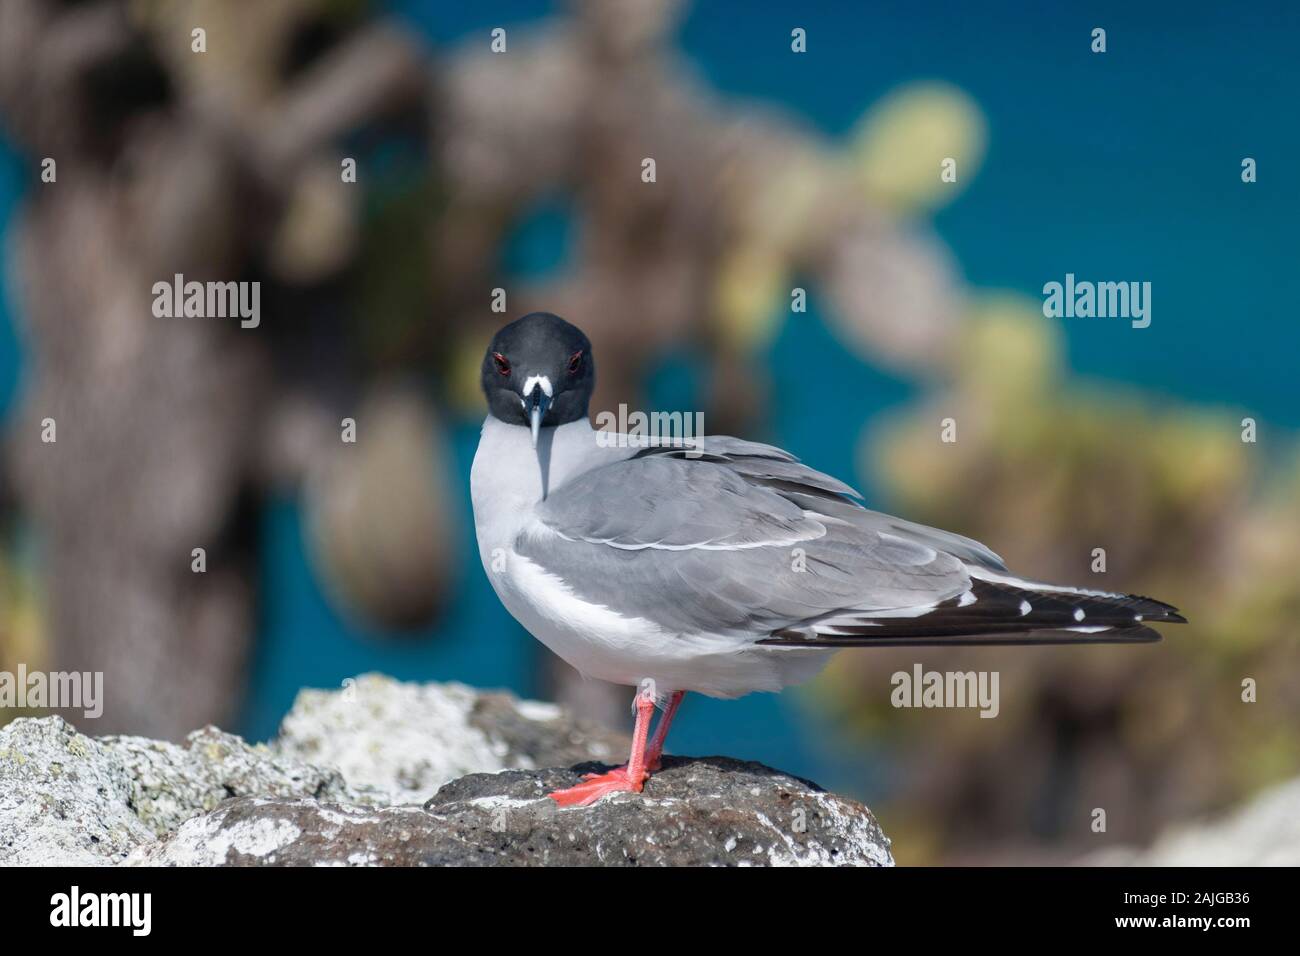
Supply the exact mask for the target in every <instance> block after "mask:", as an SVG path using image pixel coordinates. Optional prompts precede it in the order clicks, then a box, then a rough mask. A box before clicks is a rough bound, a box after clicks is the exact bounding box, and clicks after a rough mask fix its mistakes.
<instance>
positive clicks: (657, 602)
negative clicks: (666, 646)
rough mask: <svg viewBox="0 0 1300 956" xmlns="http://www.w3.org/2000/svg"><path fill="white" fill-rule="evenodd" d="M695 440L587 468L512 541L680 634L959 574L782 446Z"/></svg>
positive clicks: (933, 596) (829, 605)
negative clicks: (699, 452)
mask: <svg viewBox="0 0 1300 956" xmlns="http://www.w3.org/2000/svg"><path fill="white" fill-rule="evenodd" d="M705 448H706V449H707V452H708V453H707V454H706V455H705V456H704V457H701V458H690V457H687V456H686V454H685V453H684V452H681V451H679V450H674V449H651V450H647V451H645V452H641V453H638V454H637V455H635V456H633V457H631V458H629V459H626V460H623V461H619V462H616V463H613V464H609V465H606V466H603V467H600V468H596V469H593V470H592V471H589V472H587V473H586V474H584V475H582V476H580V477H578V478H576V479H575V480H573V481H571V482H569V483H567V484H566V485H564V486H563V487H561V488H559V489H556V490H555V491H554V492H553V493H552V494H551V495H550V496H549V497H548V498H547V499H546V501H545V502H543V503H542V504H541V505H540V506H539V509H538V514H539V517H540V519H541V522H542V524H543V526H544V528H543V529H542V530H541V531H540V532H538V533H532V534H525V535H523V536H521V537H520V539H519V540H518V541H517V542H516V543H515V548H516V550H517V551H518V552H519V553H521V554H523V555H525V556H526V557H528V558H529V559H531V560H533V561H535V562H536V563H538V564H539V565H541V566H542V567H543V568H545V569H546V570H547V571H549V572H551V573H552V574H555V575H557V576H558V577H560V578H561V579H562V580H563V581H564V583H565V584H566V585H567V586H568V587H570V588H571V589H573V591H574V592H575V593H577V594H578V595H579V596H580V597H582V598H584V599H585V600H588V601H592V602H594V603H597V604H601V605H604V606H607V607H611V608H617V609H618V610H619V611H620V612H622V613H629V614H636V615H637V616H640V617H644V618H646V619H648V620H651V621H654V622H655V623H657V624H659V625H660V626H662V627H664V628H666V629H668V630H671V631H677V632H683V633H698V632H707V633H728V632H746V633H754V632H756V631H759V632H773V631H776V630H779V629H781V628H784V627H789V626H791V625H794V624H797V623H800V622H805V621H808V620H811V619H818V618H824V617H826V616H828V615H833V614H836V613H838V612H840V611H842V610H844V609H846V608H853V609H859V608H861V609H871V610H877V611H879V610H887V609H895V608H912V607H923V606H927V605H930V604H934V603H937V602H941V601H943V600H945V599H947V598H951V597H954V596H956V595H959V594H960V593H962V592H963V591H964V590H966V589H967V587H968V586H969V583H970V579H969V575H968V574H967V572H966V570H965V567H964V565H963V563H962V561H961V560H960V559H959V558H957V557H955V556H954V555H952V554H950V553H948V552H946V551H944V550H942V549H939V548H936V547H934V546H932V545H930V544H927V543H925V542H923V541H918V540H913V538H912V536H910V535H909V534H908V532H907V530H906V527H905V523H896V522H895V519H892V518H888V516H885V515H878V514H876V513H875V512H871V511H867V510H865V509H864V508H861V507H860V506H858V505H856V504H853V503H851V502H850V501H849V500H848V499H847V497H846V496H848V495H854V494H856V493H855V492H853V490H852V489H851V488H849V487H848V486H847V485H844V484H843V483H842V482H839V481H837V480H835V479H834V478H831V477H829V476H827V475H823V474H821V473H820V472H817V471H814V470H813V469H811V468H808V467H807V466H805V465H802V464H800V463H799V462H798V461H796V460H795V459H794V458H793V457H792V456H790V455H788V454H786V453H785V452H781V451H779V450H778V449H774V448H770V447H769V446H765V445H756V444H753V443H748V442H741V441H739V440H737V439H730V438H707V439H706V440H705ZM935 534H942V532H935ZM990 557H992V558H993V559H994V560H996V557H995V556H992V555H990Z"/></svg>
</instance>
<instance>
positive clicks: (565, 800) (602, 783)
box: [547, 767, 649, 807]
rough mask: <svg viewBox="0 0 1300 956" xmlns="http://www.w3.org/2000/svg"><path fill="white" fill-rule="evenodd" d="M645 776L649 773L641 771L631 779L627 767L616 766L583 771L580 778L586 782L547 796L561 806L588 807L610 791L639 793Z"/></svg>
mask: <svg viewBox="0 0 1300 956" xmlns="http://www.w3.org/2000/svg"><path fill="white" fill-rule="evenodd" d="M647 776H649V775H648V774H646V773H644V772H642V773H641V774H640V775H639V777H640V779H637V780H633V778H632V777H631V775H629V774H628V772H627V767H618V768H616V769H614V770H611V771H609V773H585V774H583V775H582V779H583V780H585V781H587V782H586V783H580V784H578V785H577V786H576V787H569V788H568V789H567V790H556V791H555V792H554V793H551V794H547V796H549V797H550V798H551V799H552V800H554V801H555V802H556V803H558V804H559V805H560V806H562V807H588V806H591V804H593V803H595V802H596V801H597V800H599V799H600V798H601V797H603V796H605V795H607V794H610V793H624V792H630V793H640V792H641V788H642V787H643V786H645V781H646V777H647Z"/></svg>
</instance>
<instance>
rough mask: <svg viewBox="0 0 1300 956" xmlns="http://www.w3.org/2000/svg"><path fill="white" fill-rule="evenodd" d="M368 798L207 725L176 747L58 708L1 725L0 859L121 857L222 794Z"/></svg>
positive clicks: (335, 778) (334, 775)
mask: <svg viewBox="0 0 1300 956" xmlns="http://www.w3.org/2000/svg"><path fill="white" fill-rule="evenodd" d="M254 794H256V795H259V796H272V795H274V796H278V797H317V798H319V799H322V800H337V801H349V802H354V803H365V802H367V801H369V800H372V799H373V798H371V797H370V796H368V795H367V794H364V793H359V792H357V791H354V790H353V789H352V788H350V787H349V786H347V784H345V783H344V781H343V778H342V776H340V775H339V773H338V772H337V771H335V770H329V769H324V770H322V769H320V768H317V767H313V766H310V765H309V764H306V763H303V762H302V761H299V760H295V759H293V758H289V757H283V756H279V755H276V754H274V753H273V752H272V751H271V750H270V749H269V748H267V747H265V746H263V745H260V744H259V745H257V746H250V745H249V744H247V743H245V742H244V741H243V740H241V739H240V738H239V737H236V736H234V735H232V734H226V733H222V732H221V731H219V730H217V729H216V728H214V727H207V728H204V729H203V730H198V731H195V732H194V733H192V734H190V735H189V737H188V738H187V739H186V743H185V745H184V746H180V745H177V744H172V743H167V742H164V741H157V740H146V739H144V738H142V737H102V738H98V739H96V738H91V737H86V736H84V735H82V734H79V733H77V731H76V730H75V729H74V728H73V727H72V726H71V725H70V724H68V723H67V722H66V721H65V720H63V719H62V718H61V717H44V718H40V719H35V718H30V717H27V718H20V719H18V720H15V721H13V722H12V723H10V724H8V725H6V726H5V727H2V728H0V864H8V865H34V864H35V865H46V864H48V865H54V864H68V865H93V864H103V863H114V862H118V861H120V860H122V859H124V858H125V857H126V855H127V853H129V852H130V851H131V850H132V849H134V848H135V847H136V846H138V845H140V844H141V843H146V842H152V841H153V840H155V839H157V838H158V837H160V836H162V835H163V834H165V833H167V832H169V831H171V830H173V829H175V828H176V827H178V826H180V825H181V824H182V823H183V822H185V821H186V820H188V819H189V818H190V817H192V816H194V815H195V814H197V813H202V812H204V811H206V810H212V809H214V808H215V807H216V806H217V805H218V804H219V803H221V801H222V800H225V799H228V798H230V797H239V796H249V795H254Z"/></svg>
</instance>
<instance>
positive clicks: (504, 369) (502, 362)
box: [492, 352, 510, 375]
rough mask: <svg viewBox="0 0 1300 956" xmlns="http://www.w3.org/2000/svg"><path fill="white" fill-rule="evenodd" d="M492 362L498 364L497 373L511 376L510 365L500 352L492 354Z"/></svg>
mask: <svg viewBox="0 0 1300 956" xmlns="http://www.w3.org/2000/svg"><path fill="white" fill-rule="evenodd" d="M492 361H493V362H496V365H497V371H498V372H500V373H501V374H502V375H509V374H510V363H509V362H508V361H506V357H505V356H504V355H502V354H501V353H500V352H493V353H492Z"/></svg>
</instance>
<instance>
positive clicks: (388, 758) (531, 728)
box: [273, 674, 628, 804]
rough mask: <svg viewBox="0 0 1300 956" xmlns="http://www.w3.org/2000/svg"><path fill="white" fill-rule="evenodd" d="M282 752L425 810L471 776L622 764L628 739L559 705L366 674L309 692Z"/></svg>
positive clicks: (290, 720) (292, 714)
mask: <svg viewBox="0 0 1300 956" xmlns="http://www.w3.org/2000/svg"><path fill="white" fill-rule="evenodd" d="M273 747H274V748H275V750H276V752H277V753H280V754H284V755H286V756H292V757H296V758H298V759H301V760H305V761H309V762H311V763H313V764H317V765H320V766H330V767H336V768H338V770H340V771H341V772H342V774H343V776H344V778H345V779H346V780H347V781H348V783H349V784H351V785H352V786H354V787H357V788H359V789H363V790H367V791H370V792H372V793H374V794H375V797H376V799H377V800H378V802H382V803H389V804H393V803H422V802H423V801H425V800H427V799H428V798H429V797H431V796H432V795H433V794H434V793H435V792H436V791H437V789H438V788H439V787H441V786H442V785H443V784H445V783H447V782H448V781H450V780H455V779H456V778H457V777H463V776H464V775H465V774H467V773H482V772H491V771H495V770H507V769H511V768H523V769H531V768H533V767H539V766H541V767H545V766H555V765H562V766H567V765H569V764H572V763H576V762H578V761H580V760H613V759H615V758H616V757H619V756H620V755H622V754H625V753H626V751H627V748H628V739H627V738H626V737H624V736H621V735H619V734H616V733H613V732H611V731H609V730H606V729H605V728H603V727H600V726H598V725H596V724H591V723H587V722H585V721H575V720H573V719H571V718H569V717H567V716H566V715H565V714H564V713H563V712H562V711H561V710H560V708H559V707H557V706H555V705H554V704H544V703H541V702H539V701H531V700H519V699H518V698H517V697H514V696H513V695H511V694H502V693H484V692H481V691H477V690H475V689H474V688H472V687H467V686H466V685H464V684H456V683H448V684H404V683H401V682H400V681H395V680H393V679H392V678H389V677H384V676H382V675H379V674H365V675H363V676H361V677H358V678H357V679H356V681H355V682H353V683H351V684H349V685H348V686H347V687H345V688H344V689H343V690H342V691H325V690H304V691H302V692H300V693H299V694H298V699H297V700H295V701H294V705H293V709H292V710H290V711H289V713H288V715H287V716H286V717H285V718H284V720H283V722H282V723H281V725H280V736H279V737H278V738H277V739H276V740H275V742H274V743H273Z"/></svg>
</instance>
